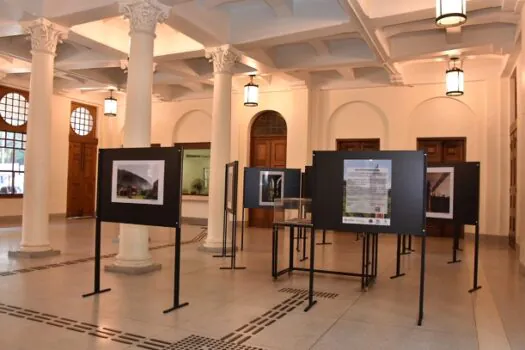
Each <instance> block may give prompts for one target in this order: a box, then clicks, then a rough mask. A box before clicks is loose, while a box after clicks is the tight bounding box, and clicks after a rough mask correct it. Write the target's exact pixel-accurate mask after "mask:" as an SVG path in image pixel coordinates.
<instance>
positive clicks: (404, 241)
mask: <svg viewBox="0 0 525 350" xmlns="http://www.w3.org/2000/svg"><path fill="white" fill-rule="evenodd" d="M409 254H410V251H409V250H408V247H407V235H403V252H402V253H401V255H409Z"/></svg>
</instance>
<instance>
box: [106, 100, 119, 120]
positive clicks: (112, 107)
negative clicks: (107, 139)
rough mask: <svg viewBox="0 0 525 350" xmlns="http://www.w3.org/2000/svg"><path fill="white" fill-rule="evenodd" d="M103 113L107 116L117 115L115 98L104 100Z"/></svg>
mask: <svg viewBox="0 0 525 350" xmlns="http://www.w3.org/2000/svg"><path fill="white" fill-rule="evenodd" d="M104 115H105V116H108V117H116V116H117V100H116V99H114V98H113V97H108V98H106V99H105V100H104Z"/></svg>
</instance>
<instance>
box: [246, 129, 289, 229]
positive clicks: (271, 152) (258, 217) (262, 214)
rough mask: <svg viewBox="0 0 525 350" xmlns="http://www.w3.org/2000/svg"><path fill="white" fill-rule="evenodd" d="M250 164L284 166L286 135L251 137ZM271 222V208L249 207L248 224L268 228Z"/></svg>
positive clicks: (268, 166)
mask: <svg viewBox="0 0 525 350" xmlns="http://www.w3.org/2000/svg"><path fill="white" fill-rule="evenodd" d="M251 145H252V148H251V156H250V159H251V166H254V167H264V168H286V137H283V136H265V137H253V138H252V142H251ZM272 223H273V209H272V208H267V209H250V210H249V219H248V225H249V226H251V227H261V228H269V227H272Z"/></svg>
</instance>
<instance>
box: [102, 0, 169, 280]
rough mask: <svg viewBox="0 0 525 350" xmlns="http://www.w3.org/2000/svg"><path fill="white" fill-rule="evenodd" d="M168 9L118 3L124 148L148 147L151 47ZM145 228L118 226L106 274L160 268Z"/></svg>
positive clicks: (148, 2) (153, 0)
mask: <svg viewBox="0 0 525 350" xmlns="http://www.w3.org/2000/svg"><path fill="white" fill-rule="evenodd" d="M170 10H171V8H170V7H168V6H165V5H163V4H161V3H160V2H158V1H157V0H135V1H127V2H122V3H121V4H120V11H121V12H122V13H123V14H124V16H125V17H126V18H128V19H129V21H130V28H131V30H130V37H131V47H130V55H129V65H128V82H127V96H126V119H125V121H124V147H125V148H131V147H150V144H151V99H152V90H153V48H154V41H155V29H156V26H157V23H161V22H163V21H164V20H166V19H167V18H168V16H169V14H170ZM148 241H149V232H148V228H147V227H146V226H138V225H125V224H122V225H120V237H119V253H118V255H117V259H116V261H115V263H114V264H113V265H109V266H106V267H105V269H106V271H112V272H122V273H133V274H137V273H145V272H150V271H153V270H157V269H160V267H161V265H160V264H156V263H154V262H153V261H152V259H151V254H150V253H149V244H148Z"/></svg>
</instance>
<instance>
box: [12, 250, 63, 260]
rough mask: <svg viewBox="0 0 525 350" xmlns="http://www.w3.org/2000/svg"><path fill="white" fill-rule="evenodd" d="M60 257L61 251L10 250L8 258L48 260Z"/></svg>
mask: <svg viewBox="0 0 525 350" xmlns="http://www.w3.org/2000/svg"><path fill="white" fill-rule="evenodd" d="M57 255H60V250H55V249H49V250H41V251H30V250H10V251H9V252H8V253H7V256H8V257H10V258H48V257H50V256H57Z"/></svg>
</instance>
